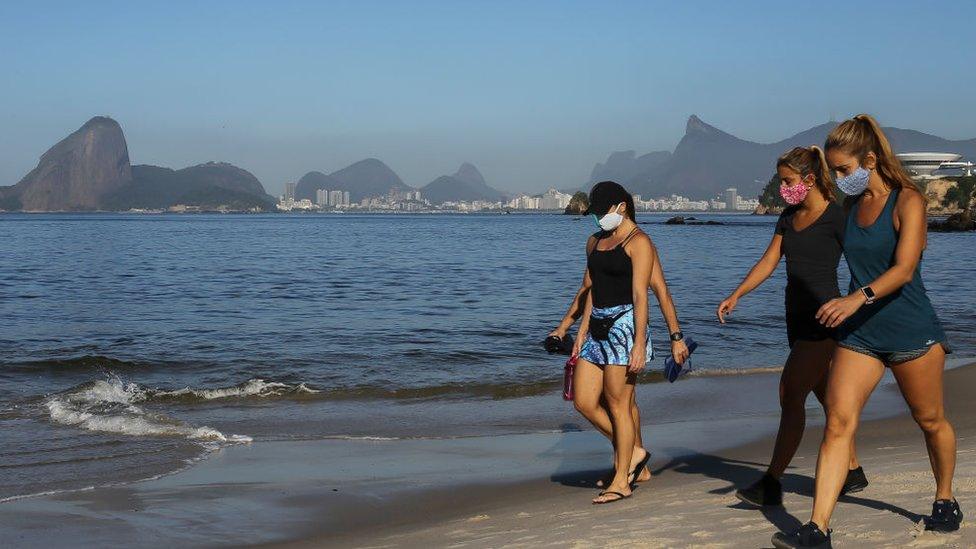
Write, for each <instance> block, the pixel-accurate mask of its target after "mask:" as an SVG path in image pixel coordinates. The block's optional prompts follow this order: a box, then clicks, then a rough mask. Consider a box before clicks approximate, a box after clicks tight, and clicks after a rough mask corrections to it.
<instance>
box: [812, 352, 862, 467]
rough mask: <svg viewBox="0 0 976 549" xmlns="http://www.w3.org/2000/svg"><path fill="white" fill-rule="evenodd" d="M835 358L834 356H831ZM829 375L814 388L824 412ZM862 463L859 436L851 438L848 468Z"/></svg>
mask: <svg viewBox="0 0 976 549" xmlns="http://www.w3.org/2000/svg"><path fill="white" fill-rule="evenodd" d="M831 359H833V357H831ZM827 377H828V376H827V375H824V376H823V378H822V379H821V380H820V383H818V384H817V386H816V387H814V388H813V394H814V396H816V397H817V400H818V401H819V402H820V406H822V407H823V409H824V412H826V411H827ZM860 466H861V464H860V463H859V462H858V461H857V436H856V435H855V436H854V437H852V438H851V462H850V463H849V464H848V465H847V468H848V469H851V470H853V469H857V468H858V467H860Z"/></svg>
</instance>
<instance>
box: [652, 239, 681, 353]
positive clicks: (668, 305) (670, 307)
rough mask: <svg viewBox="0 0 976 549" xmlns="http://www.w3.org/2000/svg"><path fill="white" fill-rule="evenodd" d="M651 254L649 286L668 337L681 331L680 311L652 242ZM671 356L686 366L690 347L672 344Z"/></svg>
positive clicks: (675, 342)
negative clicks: (666, 328)
mask: <svg viewBox="0 0 976 549" xmlns="http://www.w3.org/2000/svg"><path fill="white" fill-rule="evenodd" d="M651 253H652V261H653V264H652V265H651V280H650V284H649V285H650V287H651V291H652V292H654V297H656V298H657V303H658V306H659V307H660V308H661V314H662V315H663V316H664V322H665V323H666V324H667V325H668V335H670V334H673V333H675V332H680V331H681V325H680V324H679V323H678V310H677V309H676V308H675V306H674V300H673V299H672V298H671V291H670V290H669V289H668V283H667V280H666V279H665V278H664V267H663V266H662V265H661V259H660V257H659V256H658V253H657V247H656V246H654V243H653V242H651ZM671 356H672V357H674V360H675V362H677V363H678V364H684V362H685V359H686V358H688V347H687V346H686V345H685V342H684V341H683V340H682V341H672V342H671Z"/></svg>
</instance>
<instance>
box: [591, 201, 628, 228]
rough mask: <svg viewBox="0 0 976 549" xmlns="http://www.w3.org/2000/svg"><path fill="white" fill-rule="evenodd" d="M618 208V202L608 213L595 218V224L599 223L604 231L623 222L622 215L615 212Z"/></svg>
mask: <svg viewBox="0 0 976 549" xmlns="http://www.w3.org/2000/svg"><path fill="white" fill-rule="evenodd" d="M618 209H620V205H619V204H618V205H617V206H616V207H614V209H613V210H611V211H610V213H608V214H607V215H605V216H603V217H601V218H600V219H599V220H597V224H598V225H600V228H601V229H603V230H604V231H612V230H614V229H616V228H617V227H619V226H620V224H621V223H623V222H624V216H622V215H620V214H619V213H617V210H618Z"/></svg>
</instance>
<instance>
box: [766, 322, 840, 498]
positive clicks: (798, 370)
mask: <svg viewBox="0 0 976 549" xmlns="http://www.w3.org/2000/svg"><path fill="white" fill-rule="evenodd" d="M834 347H835V344H834V342H833V341H832V340H829V339H827V340H823V341H803V340H800V341H796V342H795V343H794V344H793V349H792V350H791V351H790V356H789V358H787V359H786V365H785V366H784V367H783V375H782V377H781V378H780V382H779V402H780V409H781V413H780V417H779V431H778V432H777V433H776V445H775V446H774V447H773V458H772V460H770V463H769V469H768V470H767V472H768V473H769V474H770V475H771V476H773V477H774V478H777V479H778V478H780V477H782V476H783V472H784V471H785V470H786V467H787V466H789V464H790V461H792V460H793V455H794V454H796V449H797V448H798V447H799V446H800V441H801V440H802V439H803V430H804V429H805V428H806V403H807V396H808V395H809V394H810V391H812V390H813V389H814V388H815V387H816V386H817V385H818V384H821V383H822V382H823V380H824V379H826V377H827V371H828V370H829V366H830V359H831V356H832V355H833V351H834Z"/></svg>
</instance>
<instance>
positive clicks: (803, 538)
mask: <svg viewBox="0 0 976 549" xmlns="http://www.w3.org/2000/svg"><path fill="white" fill-rule="evenodd" d="M773 547H776V548H778V549H792V548H794V547H816V548H817V549H830V547H831V545H830V530H827V533H826V534H825V533H823V530H821V529H820V527H819V526H817V525H816V523H813V522H808V523H806V524H804V525H803V526H801V527H800V528H798V529H797V530H795V531H793V532H790V533H789V534H784V533H783V532H776V533H775V534H773Z"/></svg>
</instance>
